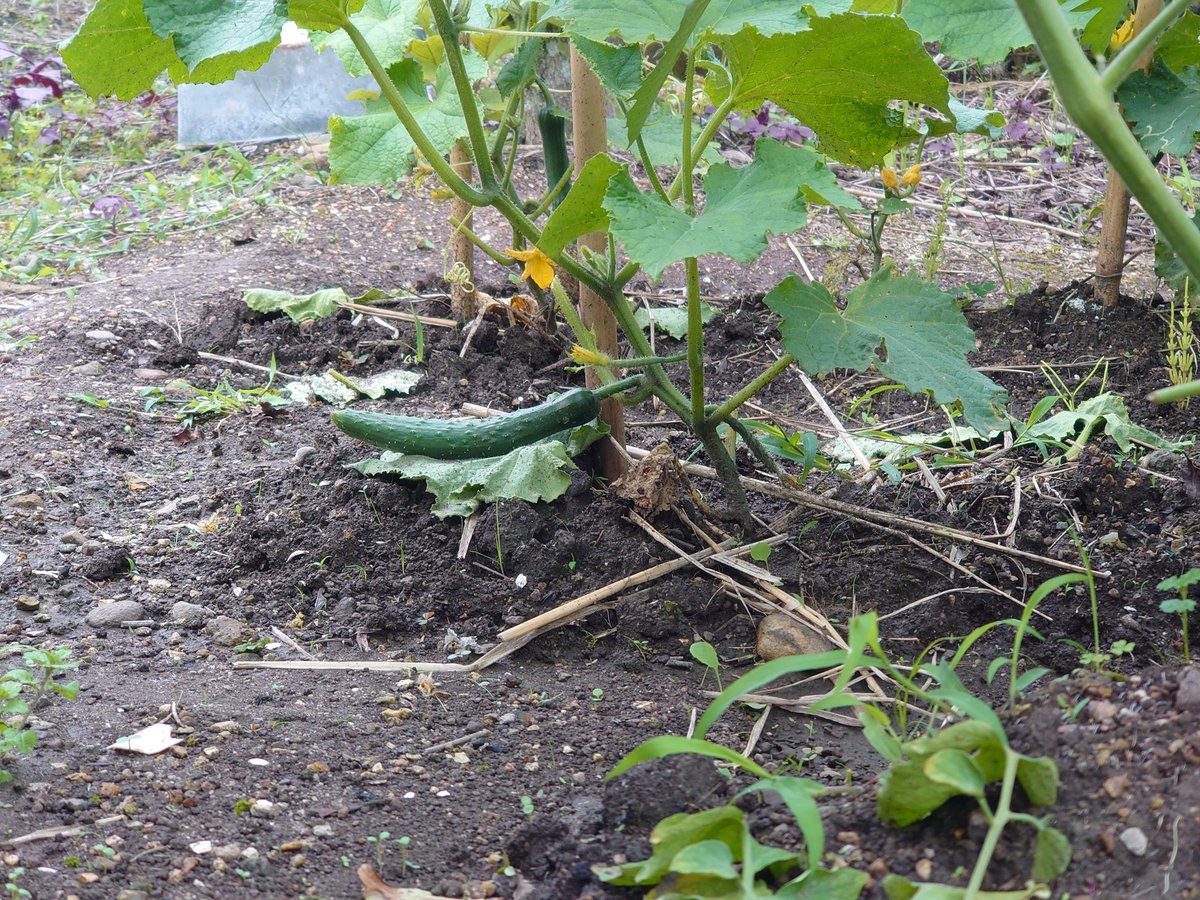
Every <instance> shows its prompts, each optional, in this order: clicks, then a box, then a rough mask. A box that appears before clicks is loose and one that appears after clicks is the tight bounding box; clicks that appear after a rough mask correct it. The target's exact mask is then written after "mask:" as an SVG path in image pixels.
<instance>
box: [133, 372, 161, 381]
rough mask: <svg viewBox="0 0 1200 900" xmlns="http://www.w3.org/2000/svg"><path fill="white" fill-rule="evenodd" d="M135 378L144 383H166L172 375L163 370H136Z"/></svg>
mask: <svg viewBox="0 0 1200 900" xmlns="http://www.w3.org/2000/svg"><path fill="white" fill-rule="evenodd" d="M133 376H134V377H135V378H138V379H140V380H142V381H164V380H166V379H167V378H169V377H170V373H169V372H164V371H163V370H162V369H134V370H133Z"/></svg>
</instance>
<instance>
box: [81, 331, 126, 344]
mask: <svg viewBox="0 0 1200 900" xmlns="http://www.w3.org/2000/svg"><path fill="white" fill-rule="evenodd" d="M84 337H86V338H87V339H88V340H89V341H91V342H92V343H93V344H98V345H106V344H115V343H117V341H119V340H120V338H119V337H117V336H116V335H115V334H113V333H112V332H111V331H105V330H104V329H103V328H93V329H92V330H91V331H89V332H88V333H87V334H85V335H84Z"/></svg>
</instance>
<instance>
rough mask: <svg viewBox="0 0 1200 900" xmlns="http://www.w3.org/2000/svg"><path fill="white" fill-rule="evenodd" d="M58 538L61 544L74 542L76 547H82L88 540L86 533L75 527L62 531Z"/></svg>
mask: <svg viewBox="0 0 1200 900" xmlns="http://www.w3.org/2000/svg"><path fill="white" fill-rule="evenodd" d="M58 539H59V541H60V542H61V543H63V544H74V545H75V546H76V547H82V546H83V545H84V544H86V543H87V542H88V540H87V535H85V534H84V533H83V532H82V531H79V530H78V529H75V528H72V529H71V530H70V531H64V532H63V533H62V534H61V535H60V536H59V538H58Z"/></svg>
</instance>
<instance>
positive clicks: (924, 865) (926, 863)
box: [913, 859, 933, 881]
mask: <svg viewBox="0 0 1200 900" xmlns="http://www.w3.org/2000/svg"><path fill="white" fill-rule="evenodd" d="M913 871H914V872H916V874H917V877H918V878H920V879H921V880H922V881H928V880H929V879H930V878H932V877H933V860H931V859H918V860H917V861H916V863H915V864H914V865H913Z"/></svg>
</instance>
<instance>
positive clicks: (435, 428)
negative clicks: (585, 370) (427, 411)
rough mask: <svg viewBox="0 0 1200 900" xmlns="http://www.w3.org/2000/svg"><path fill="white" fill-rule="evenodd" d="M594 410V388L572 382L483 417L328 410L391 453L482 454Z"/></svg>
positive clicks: (581, 420) (350, 430)
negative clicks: (539, 400)
mask: <svg viewBox="0 0 1200 900" xmlns="http://www.w3.org/2000/svg"><path fill="white" fill-rule="evenodd" d="M599 414H600V398H599V397H598V396H596V393H595V392H593V391H589V390H586V389H584V388H574V389H572V390H569V391H567V392H565V393H563V394H561V395H560V396H558V397H555V398H554V399H553V400H550V401H548V402H546V403H543V404H541V405H540V406H532V407H530V408H529V409H522V410H518V411H517V412H512V413H507V414H506V415H502V416H492V417H490V418H487V419H474V420H468V421H453V420H446V419H419V418H416V417H414V416H393V415H388V414H385V413H373V412H363V411H360V410H353V409H346V410H339V411H338V412H335V413H334V414H333V424H334V425H336V426H337V427H338V428H340V429H341V430H342V431H344V432H345V433H346V434H348V435H350V437H352V438H357V439H358V440H360V441H364V442H365V443H368V444H370V445H371V446H372V447H381V448H383V449H384V450H391V451H393V452H395V453H411V454H415V455H418V456H428V457H430V458H432V459H485V458H487V457H489V456H503V455H504V454H505V453H508V452H510V451H512V450H515V449H517V448H518V447H524V446H527V445H529V444H533V443H536V442H538V441H540V440H542V439H543V438H548V437H550V435H552V434H557V433H558V432H560V431H564V430H566V429H568V428H576V427H578V426H580V425H586V424H587V423H588V422H590V421H592V419H594V418H596V416H597V415H599Z"/></svg>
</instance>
